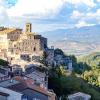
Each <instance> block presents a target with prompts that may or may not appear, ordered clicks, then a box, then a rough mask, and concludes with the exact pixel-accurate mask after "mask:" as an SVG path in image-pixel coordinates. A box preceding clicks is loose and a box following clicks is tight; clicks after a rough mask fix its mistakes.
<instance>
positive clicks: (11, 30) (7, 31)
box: [0, 28, 16, 34]
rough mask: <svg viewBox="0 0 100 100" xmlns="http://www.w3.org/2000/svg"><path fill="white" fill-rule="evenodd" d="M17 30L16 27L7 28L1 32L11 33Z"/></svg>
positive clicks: (0, 32)
mask: <svg viewBox="0 0 100 100" xmlns="http://www.w3.org/2000/svg"><path fill="white" fill-rule="evenodd" d="M15 30H16V29H15V28H5V29H4V30H1V31H0V34H8V33H11V32H13V31H15Z"/></svg>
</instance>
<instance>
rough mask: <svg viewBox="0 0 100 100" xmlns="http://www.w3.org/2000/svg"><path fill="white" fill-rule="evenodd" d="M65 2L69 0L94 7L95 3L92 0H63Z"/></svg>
mask: <svg viewBox="0 0 100 100" xmlns="http://www.w3.org/2000/svg"><path fill="white" fill-rule="evenodd" d="M65 1H66V2H69V3H71V4H74V5H77V4H85V5H87V6H89V7H94V6H95V5H96V4H95V3H94V0H65Z"/></svg>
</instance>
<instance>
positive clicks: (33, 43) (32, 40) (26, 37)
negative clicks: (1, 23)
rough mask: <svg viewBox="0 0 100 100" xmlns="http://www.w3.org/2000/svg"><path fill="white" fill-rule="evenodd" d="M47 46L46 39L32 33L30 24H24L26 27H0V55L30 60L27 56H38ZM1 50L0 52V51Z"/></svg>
mask: <svg viewBox="0 0 100 100" xmlns="http://www.w3.org/2000/svg"><path fill="white" fill-rule="evenodd" d="M45 48H47V39H46V38H44V37H42V36H41V35H38V34H36V33H32V25H31V24H30V23H27V24H26V29H25V31H24V32H23V31H22V29H16V28H4V27H0V57H1V58H7V59H9V58H11V59H18V58H21V59H24V60H30V58H29V56H30V55H31V57H32V56H34V55H35V56H40V55H42V54H43V51H44V50H45ZM1 52H2V53H1Z"/></svg>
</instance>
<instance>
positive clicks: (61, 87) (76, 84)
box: [49, 69, 100, 100]
mask: <svg viewBox="0 0 100 100" xmlns="http://www.w3.org/2000/svg"><path fill="white" fill-rule="evenodd" d="M58 70H59V69H53V72H52V71H51V72H52V73H53V75H51V76H49V88H50V89H53V90H54V92H55V93H56V94H57V96H58V97H63V96H68V95H69V94H72V93H75V92H84V93H87V94H90V95H91V96H92V99H91V100H100V93H99V92H98V91H97V90H96V88H94V87H92V85H89V84H88V83H87V82H86V81H84V80H83V79H82V78H79V77H76V76H75V75H70V76H66V75H65V74H62V72H63V71H60V73H59V71H58ZM54 73H55V74H54ZM59 74H60V75H59ZM59 76H60V77H59Z"/></svg>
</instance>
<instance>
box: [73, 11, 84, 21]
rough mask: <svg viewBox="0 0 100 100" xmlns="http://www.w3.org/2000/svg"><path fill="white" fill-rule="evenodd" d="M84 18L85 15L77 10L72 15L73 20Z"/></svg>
mask: <svg viewBox="0 0 100 100" xmlns="http://www.w3.org/2000/svg"><path fill="white" fill-rule="evenodd" d="M82 16H84V13H81V12H79V11H77V10H74V11H73V13H72V15H71V18H72V19H78V18H80V17H82Z"/></svg>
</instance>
